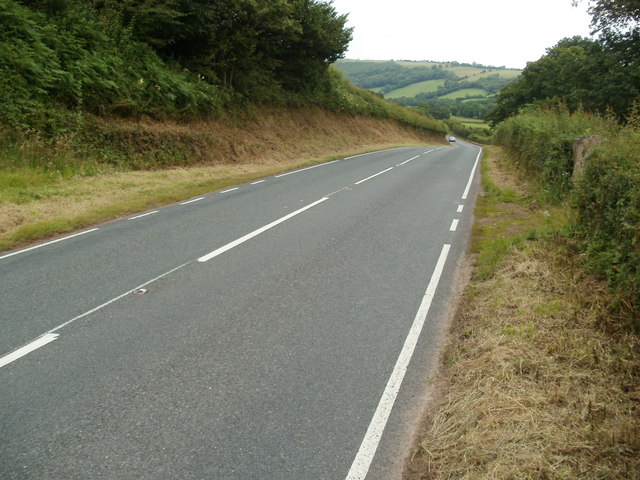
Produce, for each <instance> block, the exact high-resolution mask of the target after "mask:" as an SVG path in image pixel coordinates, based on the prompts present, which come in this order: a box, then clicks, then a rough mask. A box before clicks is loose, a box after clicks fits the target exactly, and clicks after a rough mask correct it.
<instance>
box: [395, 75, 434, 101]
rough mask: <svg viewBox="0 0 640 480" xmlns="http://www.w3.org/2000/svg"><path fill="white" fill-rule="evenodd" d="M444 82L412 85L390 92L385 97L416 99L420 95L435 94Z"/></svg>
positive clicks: (431, 81)
mask: <svg viewBox="0 0 640 480" xmlns="http://www.w3.org/2000/svg"><path fill="white" fill-rule="evenodd" d="M444 82H445V80H444V79H436V80H425V81H424V82H418V83H412V84H411V85H409V86H407V87H402V88H398V89H396V90H392V91H390V92H389V93H387V94H386V95H385V98H400V97H415V96H416V95H418V94H419V93H433V92H436V91H437V90H438V87H440V86H441V85H444Z"/></svg>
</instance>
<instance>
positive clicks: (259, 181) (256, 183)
mask: <svg viewBox="0 0 640 480" xmlns="http://www.w3.org/2000/svg"><path fill="white" fill-rule="evenodd" d="M262 182H266V180H258V181H257V182H251V185H258V184H259V183H262Z"/></svg>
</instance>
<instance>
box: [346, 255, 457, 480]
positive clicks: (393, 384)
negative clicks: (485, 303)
mask: <svg viewBox="0 0 640 480" xmlns="http://www.w3.org/2000/svg"><path fill="white" fill-rule="evenodd" d="M450 248H451V245H448V244H444V245H443V247H442V251H441V252H440V257H439V258H438V262H437V263H436V267H435V269H434V271H433V274H432V275H431V280H430V281H429V285H428V286H427V290H426V292H425V294H424V297H423V298H422V302H421V303H420V307H419V308H418V313H416V317H415V319H414V320H413V325H412V326H411V330H409V334H408V335H407V338H406V340H405V342H404V346H403V347H402V351H401V352H400V356H399V357H398V360H397V361H396V365H395V367H394V368H393V372H392V373H391V376H390V377H389V381H388V382H387V386H386V387H385V389H384V392H383V393H382V397H381V398H380V402H379V403H378V408H376V412H375V413H374V415H373V418H372V420H371V423H370V424H369V428H368V429H367V433H366V434H365V436H364V440H362V443H361V444H360V449H359V450H358V453H357V455H356V458H355V459H354V461H353V464H352V465H351V468H350V469H349V473H348V474H347V477H346V480H364V478H365V477H366V476H367V473H368V472H369V467H370V466H371V462H372V461H373V457H374V455H375V453H376V450H377V449H378V445H379V444H380V439H381V438H382V432H383V431H384V428H385V426H386V425H387V421H388V420H389V415H390V414H391V409H392V408H393V404H394V403H395V401H396V397H397V396H398V392H399V390H400V385H401V384H402V381H403V379H404V376H405V374H406V373H407V368H408V367H409V362H410V360H411V357H412V356H413V352H414V350H415V348H416V344H417V343H418V338H419V337H420V333H421V332H422V328H423V327H424V322H425V320H426V318H427V314H428V313H429V308H430V307H431V303H432V302H433V297H434V295H435V292H436V288H437V287H438V283H440V277H441V275H442V272H443V270H444V264H445V262H446V260H447V256H448V255H449V249H450Z"/></svg>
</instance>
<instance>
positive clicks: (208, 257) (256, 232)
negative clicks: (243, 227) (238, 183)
mask: <svg viewBox="0 0 640 480" xmlns="http://www.w3.org/2000/svg"><path fill="white" fill-rule="evenodd" d="M326 200H329V197H322V198H321V199H320V200H316V201H315V202H313V203H310V204H309V205H307V206H305V207H302V208H300V209H298V210H296V211H295V212H291V213H290V214H288V215H285V216H284V217H282V218H279V219H278V220H275V221H274V222H271V223H270V224H268V225H265V226H263V227H260V228H258V229H257V230H254V231H253V232H251V233H248V234H246V235H245V236H243V237H240V238H238V239H237V240H234V241H233V242H230V243H227V244H226V245H224V246H223V247H220V248H218V249H216V250H214V251H213V252H211V253H209V254H207V255H204V256H202V257H200V258H198V261H199V262H208V261H209V260H211V259H212V258H215V257H217V256H218V255H221V254H223V253H224V252H227V251H229V250H231V249H232V248H235V247H237V246H238V245H240V244H242V243H244V242H246V241H248V240H251V239H252V238H253V237H256V236H258V235H260V234H261V233H264V232H266V231H267V230H269V229H271V228H273V227H275V226H276V225H280V224H281V223H283V222H286V221H287V220H289V219H290V218H293V217H295V216H296V215H299V214H301V213H302V212H304V211H305V210H309V209H310V208H313V207H315V206H316V205H318V204H320V203H322V202H324V201H326Z"/></svg>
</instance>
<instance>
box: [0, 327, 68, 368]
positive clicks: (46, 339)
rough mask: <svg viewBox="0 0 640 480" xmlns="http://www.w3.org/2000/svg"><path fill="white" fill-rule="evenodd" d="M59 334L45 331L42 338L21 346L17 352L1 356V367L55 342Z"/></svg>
mask: <svg viewBox="0 0 640 480" xmlns="http://www.w3.org/2000/svg"><path fill="white" fill-rule="evenodd" d="M58 336H59V334H57V333H45V334H44V335H42V336H41V337H40V338H37V339H35V340H34V341H33V342H31V343H29V344H27V345H25V346H24V347H22V348H19V349H18V350H16V351H15V352H13V353H10V354H8V355H5V356H4V357H2V358H0V368H2V367H4V366H5V365H9V364H10V363H11V362H13V361H15V360H18V359H19V358H22V357H24V356H25V355H27V354H28V353H31V352H33V351H34V350H37V349H38V348H40V347H44V346H45V345H46V344H47V343H51V342H53V341H54V340H55V339H56V338H58Z"/></svg>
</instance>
